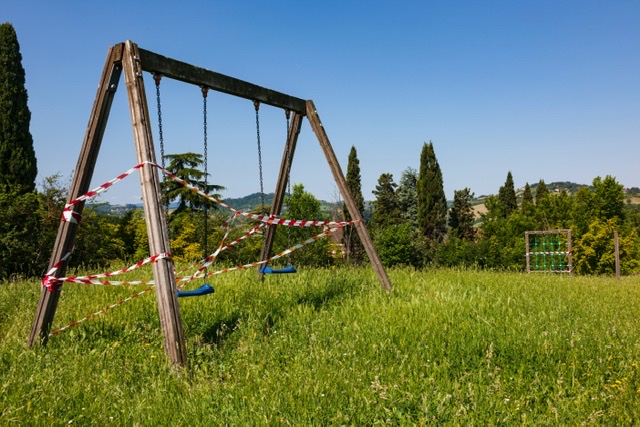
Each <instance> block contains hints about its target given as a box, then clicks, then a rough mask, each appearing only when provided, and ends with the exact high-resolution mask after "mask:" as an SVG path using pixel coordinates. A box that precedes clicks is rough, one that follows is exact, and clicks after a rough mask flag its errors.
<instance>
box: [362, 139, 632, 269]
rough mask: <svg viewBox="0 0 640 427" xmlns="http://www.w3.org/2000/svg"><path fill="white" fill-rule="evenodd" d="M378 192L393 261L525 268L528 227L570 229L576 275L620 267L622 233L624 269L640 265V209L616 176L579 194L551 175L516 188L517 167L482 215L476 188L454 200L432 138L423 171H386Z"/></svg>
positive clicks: (384, 247) (376, 211) (376, 212)
mask: <svg viewBox="0 0 640 427" xmlns="http://www.w3.org/2000/svg"><path fill="white" fill-rule="evenodd" d="M352 158H354V159H355V158H356V155H355V148H352V156H350V160H351V159H352ZM356 164H357V163H356V162H355V161H354V165H356ZM354 167H356V166H354ZM357 188H358V187H357V186H354V187H352V191H357ZM373 194H374V195H375V196H376V199H375V201H374V202H373V212H372V221H371V224H370V227H371V229H372V233H373V236H374V242H375V244H376V247H377V249H378V251H379V253H380V257H381V258H382V260H383V263H385V264H386V265H387V266H393V265H410V266H414V267H417V268H421V267H425V266H429V265H433V266H448V267H453V266H464V267H474V268H490V269H510V270H518V271H523V270H525V266H526V258H525V232H526V231H543V230H556V229H569V230H571V235H572V250H573V269H574V271H575V272H576V273H578V274H607V273H612V272H614V271H615V259H614V258H615V257H614V239H613V236H614V231H617V232H618V234H619V254H620V263H621V271H622V273H623V274H632V273H637V272H638V271H639V270H640V239H639V237H638V234H639V231H640V210H639V209H638V205H637V204H636V205H634V204H631V203H630V202H629V200H627V202H628V203H625V199H626V195H625V191H624V187H623V186H622V185H621V184H620V183H618V182H617V181H616V179H615V177H612V176H606V177H605V178H601V177H596V178H594V179H593V182H592V184H591V186H586V185H584V186H580V187H579V188H577V190H576V191H575V193H573V194H571V193H569V192H568V191H567V190H566V189H561V190H558V191H553V192H552V191H550V190H549V189H548V187H547V185H546V184H545V182H544V180H543V179H541V180H540V181H539V182H538V183H537V184H534V185H533V186H531V185H529V184H528V183H527V184H526V185H525V187H524V188H523V189H522V190H521V191H519V192H516V189H515V187H514V181H513V175H512V173H511V171H509V172H508V173H507V177H506V180H505V183H504V185H502V186H501V187H500V188H499V189H498V191H497V194H496V195H491V196H487V197H485V198H484V200H483V202H484V207H485V210H484V212H481V213H480V214H479V215H478V214H476V213H475V212H474V205H475V204H476V203H474V202H475V199H474V193H473V192H472V191H471V189H470V188H463V189H461V190H456V191H454V198H453V202H452V203H451V205H450V206H449V205H448V204H447V201H446V198H445V194H444V189H443V178H442V171H441V169H440V167H439V165H438V161H437V158H436V155H435V150H434V147H433V143H432V142H429V143H424V145H423V147H422V152H421V155H420V170H419V171H416V170H415V169H412V168H407V169H406V170H405V171H404V172H403V173H402V176H401V178H400V182H399V183H398V184H396V183H395V182H394V181H393V176H392V175H391V174H389V173H383V174H381V175H380V177H379V179H378V183H377V185H376V189H375V190H374V191H373Z"/></svg>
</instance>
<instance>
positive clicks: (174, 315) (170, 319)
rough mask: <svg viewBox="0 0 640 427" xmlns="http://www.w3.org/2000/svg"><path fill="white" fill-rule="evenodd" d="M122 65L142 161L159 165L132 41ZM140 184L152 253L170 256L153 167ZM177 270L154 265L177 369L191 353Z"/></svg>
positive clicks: (167, 346) (167, 263)
mask: <svg viewBox="0 0 640 427" xmlns="http://www.w3.org/2000/svg"><path fill="white" fill-rule="evenodd" d="M122 65H123V69H124V79H125V83H126V85H127V94H128V97H129V110H130V113H131V123H132V125H133V136H134V140H135V145H136V153H137V155H138V162H140V163H142V162H144V161H151V162H153V163H155V162H156V157H155V152H154V148H153V138H152V133H151V126H150V122H149V110H148V107H147V98H146V94H145V90H144V82H143V80H142V68H141V66H140V54H139V52H138V46H137V45H136V44H134V43H132V42H131V41H127V42H126V44H125V52H124V56H123V59H122ZM140 185H141V187H142V200H143V202H144V210H145V219H146V223H147V234H148V236H149V251H150V253H151V255H155V254H161V253H168V252H170V249H171V248H170V247H169V234H168V231H167V225H166V222H165V218H164V209H163V208H162V198H161V195H160V181H159V178H158V171H157V170H156V169H155V168H153V167H150V166H145V167H143V168H141V169H140ZM173 270H174V268H173V260H172V259H171V258H164V259H161V260H159V261H157V262H155V263H153V275H154V278H155V283H156V299H157V303H158V312H159V315H160V326H161V328H162V333H163V335H164V351H165V354H166V355H167V357H168V358H169V360H171V362H172V363H173V364H174V365H175V366H186V365H187V352H186V348H185V339H184V331H183V329H182V321H181V318H180V306H179V305H178V297H177V295H176V280H175V275H174V273H173Z"/></svg>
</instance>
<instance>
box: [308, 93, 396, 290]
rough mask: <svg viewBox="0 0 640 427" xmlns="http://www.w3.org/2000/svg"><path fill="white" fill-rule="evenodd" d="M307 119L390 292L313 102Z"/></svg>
mask: <svg viewBox="0 0 640 427" xmlns="http://www.w3.org/2000/svg"><path fill="white" fill-rule="evenodd" d="M307 119H308V120H309V124H310V125H311V128H312V129H313V132H314V133H315V134H316V137H317V138H318V141H319V142H320V147H321V148H322V151H323V152H324V155H325V157H326V158H327V162H329V168H330V169H331V173H332V174H333V178H334V179H335V181H336V184H337V185H338V189H339V190H340V193H341V194H342V198H343V199H344V202H345V204H346V206H347V209H348V210H349V214H350V215H351V218H352V219H353V220H354V221H357V222H356V224H355V226H356V230H357V231H358V236H360V240H361V241H362V245H363V246H364V249H365V251H366V252H367V255H368V256H369V261H371V264H372V266H373V269H374V271H375V272H376V275H377V276H378V279H379V280H380V284H381V285H382V288H383V289H384V290H385V291H391V290H392V289H393V288H392V286H391V281H390V280H389V277H388V276H387V273H386V271H385V270H384V267H383V266H382V262H381V261H380V257H379V256H378V252H376V248H375V247H374V246H373V242H372V241H371V237H370V236H369V233H368V231H367V227H366V226H365V224H364V221H363V220H362V215H361V214H360V211H359V210H358V207H357V206H356V203H355V201H354V200H353V196H352V195H351V191H350V190H349V186H348V185H347V180H346V179H345V177H344V174H343V173H342V169H341V168H340V163H339V162H338V159H337V158H336V154H335V152H334V151H333V148H332V147H331V143H330V142H329V137H328V136H327V134H326V132H325V130H324V127H323V126H322V122H321V121H320V116H318V112H317V110H316V107H315V105H314V104H313V101H311V100H309V101H307Z"/></svg>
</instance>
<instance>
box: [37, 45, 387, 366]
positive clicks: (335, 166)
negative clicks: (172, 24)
mask: <svg viewBox="0 0 640 427" xmlns="http://www.w3.org/2000/svg"><path fill="white" fill-rule="evenodd" d="M123 71H124V81H125V84H126V87H127V94H128V100H129V110H130V113H131V122H132V126H133V134H134V143H135V147H136V153H137V157H138V162H140V163H142V162H145V161H150V162H153V163H155V162H156V156H155V151H154V145H153V138H152V131H151V125H150V120H149V111H148V105H147V98H146V94H145V87H144V81H143V71H146V72H150V73H154V74H160V75H162V76H164V77H168V78H172V79H175V80H180V81H183V82H186V83H190V84H194V85H198V86H202V87H207V88H209V89H212V90H216V91H218V92H223V93H227V94H229V95H233V96H237V97H241V98H246V99H250V100H253V101H259V102H261V103H264V104H268V105H271V106H274V107H279V108H282V109H285V110H289V111H291V112H292V113H293V118H292V120H291V124H290V127H289V131H288V135H287V140H286V144H285V149H284V154H283V157H282V164H281V166H280V172H279V176H278V181H277V184H276V190H275V195H274V200H273V204H272V207H271V214H273V215H279V214H280V211H281V209H282V204H283V201H284V196H285V190H286V181H287V172H288V170H289V167H290V164H291V163H292V161H293V155H294V152H295V147H296V143H297V140H298V134H299V133H300V128H301V126H302V119H303V118H304V117H305V116H306V117H307V120H309V123H310V125H311V128H312V129H313V132H314V133H315V135H316V137H317V139H318V142H319V143H320V147H321V149H322V151H323V153H324V155H325V157H326V159H327V162H328V164H329V168H330V170H331V173H332V174H333V177H334V179H335V182H336V184H337V186H338V188H339V190H340V193H341V194H342V197H343V199H344V201H345V204H346V206H347V209H348V210H349V214H350V215H351V218H352V219H353V220H355V221H357V222H356V223H355V227H356V230H357V232H358V235H359V237H360V240H361V241H362V243H363V245H364V248H365V251H366V252H367V255H368V256H369V260H370V261H371V264H372V266H373V269H374V271H375V273H376V275H377V276H378V279H379V280H380V283H381V285H382V288H383V289H384V290H386V291H391V289H392V287H391V282H390V281H389V277H388V276H387V274H386V272H385V270H384V267H383V266H382V263H381V262H380V258H379V256H378V253H377V252H376V250H375V248H374V246H373V243H372V241H371V238H370V236H369V233H368V232H367V229H366V227H365V225H364V223H363V222H362V216H361V214H360V212H359V211H358V208H357V207H356V204H355V202H354V199H353V197H352V195H351V192H350V191H349V188H348V186H347V182H346V179H345V177H344V174H343V173H342V170H341V168H340V164H339V163H338V160H337V158H336V155H335V153H334V151H333V148H332V147H331V143H330V142H329V138H328V137H327V134H326V133H325V130H324V127H323V125H322V123H321V122H320V117H319V116H318V112H317V111H316V108H315V105H314V104H313V101H311V100H303V99H300V98H296V97H293V96H289V95H286V94H284V93H280V92H276V91H273V90H270V89H266V88H263V87H260V86H257V85H255V84H252V83H248V82H245V81H242V80H238V79H235V78H233V77H229V76H225V75H222V74H219V73H216V72H214V71H209V70H206V69H204V68H200V67H196V66H193V65H190V64H187V63H184V62H180V61H176V60H174V59H171V58H167V57H164V56H161V55H158V54H156V53H153V52H149V51H147V50H144V49H141V48H139V47H138V46H137V45H136V44H135V43H133V42H132V41H130V40H128V41H126V42H124V43H119V44H117V45H114V46H112V47H110V48H109V52H108V54H107V60H106V63H105V66H104V70H103V72H102V77H101V79H100V84H99V86H98V92H97V94H96V99H95V101H94V104H93V108H92V111H91V116H90V118H89V124H88V127H87V131H86V134H85V137H84V141H83V144H82V148H81V151H80V156H79V158H78V163H77V166H76V168H75V173H74V176H73V180H72V183H71V187H70V190H69V196H68V199H67V201H71V200H75V199H76V198H78V197H80V196H82V195H83V194H85V193H86V192H87V191H89V185H90V183H91V178H92V176H93V171H94V169H95V165H96V160H97V158H98V152H99V150H100V144H101V142H102V137H103V135H104V131H105V128H106V125H107V121H108V118H109V111H110V109H111V104H112V101H113V98H114V95H115V93H116V90H117V88H118V83H119V81H120V77H121V74H122V72H123ZM140 186H141V189H142V200H143V204H144V214H145V219H146V224H147V233H148V235H149V250H150V253H151V254H159V253H166V252H170V248H169V236H168V235H167V231H166V230H167V227H166V222H165V214H164V209H163V207H162V198H161V193H160V182H159V178H158V173H157V171H156V170H155V169H152V168H141V169H140ZM83 207H84V202H80V203H78V204H75V205H74V211H73V213H72V214H73V215H74V216H75V217H77V218H79V217H80V215H81V213H82V210H83ZM77 228H78V224H77V222H74V221H62V222H61V223H60V226H59V228H58V235H57V238H56V241H55V244H54V248H53V251H52V254H51V259H50V262H49V270H50V271H51V270H52V269H54V266H56V264H59V268H57V269H56V270H54V271H53V273H51V275H52V278H53V279H55V278H59V277H63V276H64V273H65V265H64V263H62V264H61V265H60V263H59V262H60V260H61V259H63V257H64V256H65V255H66V254H68V253H69V252H70V251H71V250H72V248H73V245H74V240H75V236H76V232H77ZM275 230H276V225H269V226H268V227H267V230H266V232H265V240H264V244H263V247H262V252H261V255H260V259H261V260H266V259H267V258H268V256H269V253H270V251H271V248H272V244H273V238H274V235H275ZM153 274H154V279H155V283H156V299H157V304H158V312H159V317H160V325H161V328H162V333H163V336H164V350H165V354H166V355H167V357H168V358H169V360H170V361H171V362H172V363H173V364H174V365H175V366H186V365H187V353H186V349H185V339H184V331H183V328H182V321H181V317H180V307H179V305H178V300H177V296H176V281H175V277H174V274H173V261H172V260H171V259H170V258H164V259H161V260H159V261H158V262H155V263H153ZM51 289H52V290H50V289H49V288H47V287H45V286H43V287H42V291H41V293H40V300H39V302H38V308H37V311H36V315H35V319H34V322H33V326H32V329H31V334H30V335H29V340H28V344H29V346H30V347H31V346H33V345H34V344H35V343H36V342H37V341H38V338H40V341H41V342H42V343H43V344H45V343H46V341H47V339H48V335H49V331H50V328H51V324H52V322H53V318H54V315H55V311H56V307H57V304H58V300H59V297H60V288H59V287H54V288H51Z"/></svg>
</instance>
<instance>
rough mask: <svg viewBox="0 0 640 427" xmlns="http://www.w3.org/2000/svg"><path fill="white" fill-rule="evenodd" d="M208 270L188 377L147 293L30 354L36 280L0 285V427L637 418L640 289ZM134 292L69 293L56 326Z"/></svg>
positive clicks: (515, 279) (556, 279) (631, 284)
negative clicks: (211, 273)
mask: <svg viewBox="0 0 640 427" xmlns="http://www.w3.org/2000/svg"><path fill="white" fill-rule="evenodd" d="M390 276H391V280H392V282H393V284H394V287H395V288H394V291H393V292H392V293H391V294H387V293H384V292H383V291H381V290H380V287H379V285H378V283H377V281H376V278H375V276H374V274H373V273H372V272H371V271H370V270H368V269H365V270H344V269H334V270H307V271H303V272H301V273H299V274H295V275H285V276H275V275H274V276H268V277H267V279H266V281H265V282H264V283H261V282H259V281H258V280H257V279H256V276H255V272H254V271H245V272H234V273H229V274H227V275H221V276H216V277H215V278H214V279H212V280H211V282H210V283H211V284H212V285H214V287H215V288H216V293H215V294H213V295H208V296H205V297H199V298H185V299H181V300H180V306H181V314H182V319H183V324H184V327H185V333H186V336H187V345H188V353H189V354H188V357H189V363H190V368H189V370H188V371H184V372H182V373H175V372H173V371H172V369H171V368H170V367H169V366H168V363H167V361H166V359H165V357H164V353H163V349H162V335H161V333H160V329H159V322H158V316H157V309H156V303H155V296H154V294H153V292H151V293H149V294H146V295H144V296H142V297H140V298H138V299H136V300H133V301H131V302H129V303H127V304H125V305H123V306H121V307H118V308H116V309H114V310H112V311H110V312H108V313H106V314H104V315H102V316H100V317H98V318H95V319H91V320H88V321H87V322H84V323H82V324H81V325H79V326H77V327H75V328H72V329H70V330H69V331H66V332H64V333H62V334H59V335H56V336H54V337H52V338H51V340H50V341H49V343H48V345H47V346H46V347H42V346H36V347H35V348H33V349H27V348H26V344H25V343H26V339H27V336H28V334H29V331H30V328H31V322H32V320H33V315H34V313H35V308H36V305H37V300H38V295H39V292H40V286H39V284H38V283H35V282H32V283H9V284H4V285H0V337H1V339H2V342H1V343H0V387H1V389H0V424H2V425H10V424H27V425H49V424H54V425H56V424H69V423H79V424H82V425H84V424H90V423H94V424H98V425H111V424H113V425H122V424H125V425H129V424H131V425H204V424H208V425H212V424H213V425H218V424H232V425H238V424H249V425H255V424H297V425H300V424H327V425H370V424H377V423H393V424H497V423H517V424H571V425H575V424H582V423H585V424H626V425H630V424H637V423H638V422H639V421H640V417H639V416H638V413H639V412H640V411H639V410H638V408H639V407H640V372H639V367H638V365H639V364H640V320H639V317H638V313H640V286H639V285H640V283H638V278H637V277H626V278H623V280H620V281H616V280H614V279H610V278H599V277H573V278H570V277H566V276H558V275H542V274H540V275H523V274H519V273H490V272H477V271H457V270H437V271H425V272H418V271H413V270H408V269H400V270H392V271H390ZM135 291H136V290H135V289H127V288H115V287H112V288H97V287H90V286H85V285H74V284H67V285H65V287H64V290H63V295H62V297H61V300H60V304H59V308H58V312H57V315H56V319H55V325H54V327H59V326H63V325H64V324H66V323H68V322H71V321H73V320H77V319H78V318H80V317H83V316H84V315H86V314H88V313H90V312H93V311H96V310H98V309H100V308H101V307H104V306H106V305H108V304H110V303H113V302H115V301H117V300H119V299H121V298H123V297H124V296H126V295H130V294H132V293H134V292H135Z"/></svg>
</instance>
